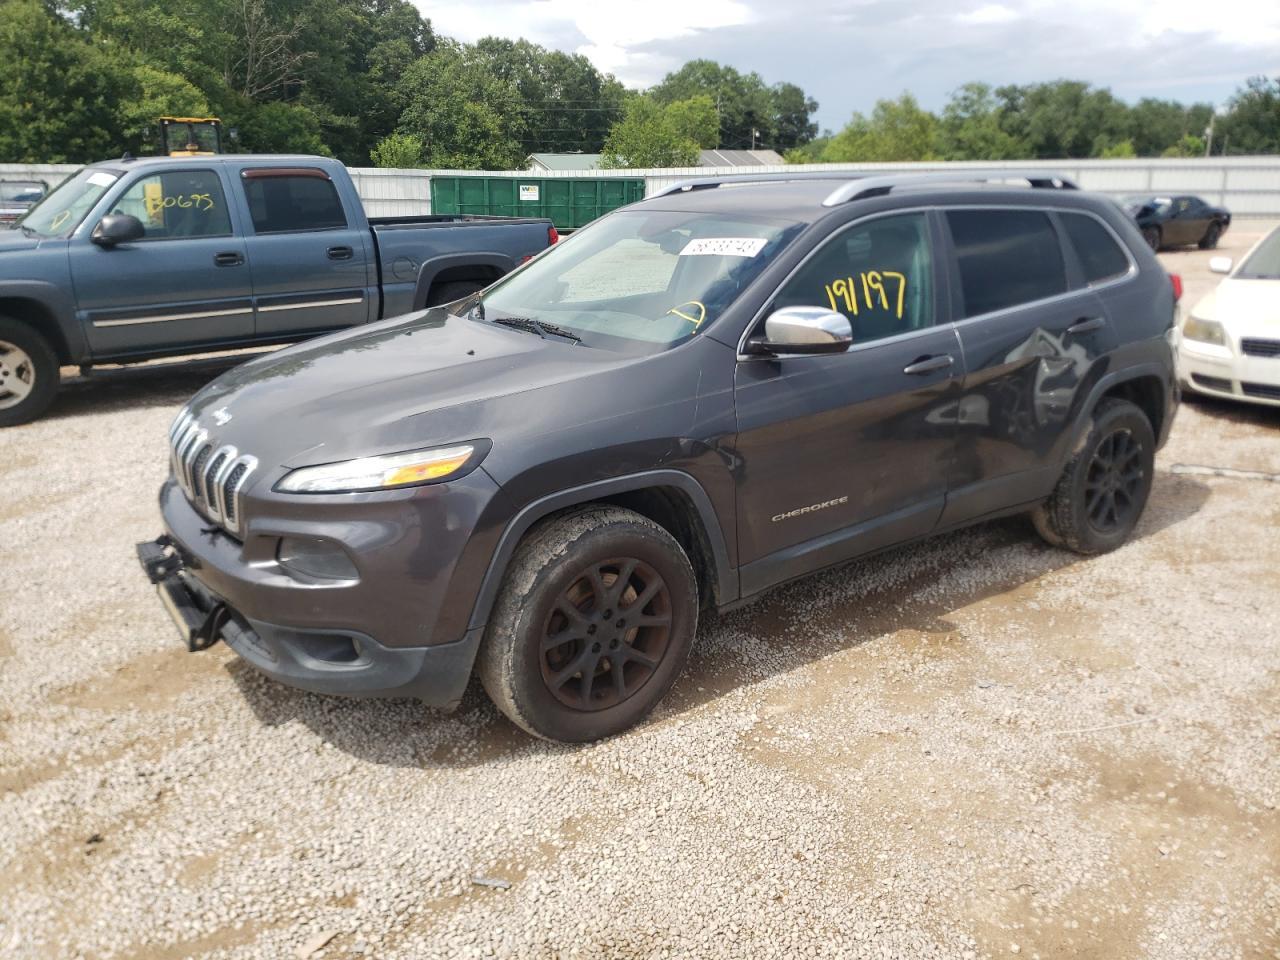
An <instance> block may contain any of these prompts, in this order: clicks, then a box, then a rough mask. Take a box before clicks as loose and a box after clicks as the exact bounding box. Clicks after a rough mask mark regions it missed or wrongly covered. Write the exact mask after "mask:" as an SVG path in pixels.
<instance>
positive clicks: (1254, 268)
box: [1234, 230, 1280, 280]
mask: <svg viewBox="0 0 1280 960" xmlns="http://www.w3.org/2000/svg"><path fill="white" fill-rule="evenodd" d="M1234 276H1235V279H1236V280H1280V230H1272V231H1271V233H1270V234H1268V236H1267V238H1266V239H1265V240H1263V241H1262V242H1261V243H1260V244H1258V245H1257V246H1256V247H1255V248H1254V250H1253V252H1252V253H1251V254H1249V255H1248V256H1247V257H1245V259H1244V263H1242V264H1240V269H1239V270H1237V271H1236V272H1235V275H1234Z"/></svg>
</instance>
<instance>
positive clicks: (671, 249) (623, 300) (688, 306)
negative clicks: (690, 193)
mask: <svg viewBox="0 0 1280 960" xmlns="http://www.w3.org/2000/svg"><path fill="white" fill-rule="evenodd" d="M800 230H801V224H798V223H793V222H791V221H788V220H775V219H772V218H767V217H751V216H746V215H737V214H732V215H730V214H713V213H697V212H677V211H666V210H624V211H621V212H618V213H614V214H610V215H609V216H608V217H605V218H603V219H601V220H599V221H598V222H596V223H594V224H592V225H591V226H590V227H587V228H585V229H584V230H581V231H578V232H577V233H575V234H573V235H572V236H571V237H569V238H568V239H567V240H565V241H564V242H562V243H560V244H558V245H557V246H555V247H553V248H552V249H551V250H549V251H548V252H547V253H545V254H543V255H542V256H540V257H538V258H537V259H536V260H534V261H533V262H531V263H530V264H529V265H528V266H526V267H524V268H523V269H521V270H517V271H516V272H514V273H512V274H511V275H510V276H508V277H507V278H505V279H503V280H501V281H499V282H498V284H497V285H496V286H494V287H491V288H490V289H489V290H488V292H486V293H485V294H484V295H483V297H481V298H480V299H479V303H478V308H477V303H476V301H475V300H474V299H472V300H466V301H463V307H464V308H465V309H467V310H471V311H472V312H473V313H474V315H476V316H477V317H479V318H482V319H483V320H485V321H488V322H502V321H504V320H505V321H508V322H515V321H517V320H521V321H526V322H527V321H534V322H536V324H539V325H541V326H542V328H543V329H544V330H547V329H550V328H552V327H554V328H558V329H560V330H565V331H568V332H569V333H571V334H573V336H574V337H576V338H578V339H580V340H581V341H582V342H583V343H584V344H585V345H586V346H589V347H590V346H594V347H603V348H606V349H613V350H619V351H622V352H642V353H643V352H652V351H655V350H661V349H665V348H667V347H670V346H674V345H675V344H677V343H681V342H683V341H685V340H688V339H689V338H690V337H693V336H695V335H696V334H698V333H700V332H701V331H702V330H704V329H706V327H707V326H709V325H710V324H711V323H713V322H714V321H715V320H716V319H718V318H719V317H720V316H722V315H723V314H724V311H725V310H726V309H727V308H728V307H729V305H730V304H731V303H732V302H733V301H734V300H735V299H736V298H737V297H738V295H739V294H740V293H741V292H742V291H743V290H745V289H746V287H747V285H748V284H750V283H751V281H752V280H754V279H755V278H756V277H757V276H759V274H760V271H762V270H763V269H764V268H765V267H766V266H767V265H768V264H769V263H770V262H772V261H773V259H774V257H776V256H777V255H778V253H779V252H780V251H781V250H782V249H783V248H784V247H785V246H786V245H787V244H788V243H789V242H790V241H791V239H792V238H793V237H795V235H796V234H798V233H799V232H800ZM534 329H535V330H536V328H534Z"/></svg>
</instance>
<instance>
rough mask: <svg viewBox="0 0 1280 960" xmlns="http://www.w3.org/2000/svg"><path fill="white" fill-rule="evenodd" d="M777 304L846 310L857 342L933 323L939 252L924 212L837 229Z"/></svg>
mask: <svg viewBox="0 0 1280 960" xmlns="http://www.w3.org/2000/svg"><path fill="white" fill-rule="evenodd" d="M773 305H774V307H775V308H776V307H799V306H806V307H829V308H830V309H832V310H835V311H838V312H839V313H843V314H844V315H845V316H846V317H848V318H849V324H850V326H852V328H853V340H854V342H855V343H866V342H868V341H871V340H880V339H883V338H884V337H892V336H897V335H898V334H900V333H908V332H910V331H912V330H923V329H924V328H925V327H931V326H933V258H932V256H931V255H930V251H929V224H928V222H927V221H926V220H925V216H924V214H922V213H909V214H903V215H901V216H896V217H882V218H878V219H875V220H871V221H868V222H865V223H859V224H854V225H853V226H851V227H849V228H847V229H845V230H844V231H843V232H841V233H838V234H836V235H835V236H834V237H832V238H831V239H829V240H828V241H827V242H826V243H824V244H823V245H822V246H821V247H820V248H819V249H818V250H817V251H816V252H815V253H814V254H813V256H811V257H810V258H809V259H808V260H807V261H806V262H805V263H804V264H803V265H802V266H801V267H800V269H799V270H797V271H796V272H795V274H794V275H793V276H792V277H791V279H790V280H788V281H787V283H786V285H785V286H784V287H783V288H782V290H781V291H779V293H778V296H777V298H776V299H775V300H774V304H773Z"/></svg>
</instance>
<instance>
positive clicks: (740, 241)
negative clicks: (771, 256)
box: [680, 237, 769, 257]
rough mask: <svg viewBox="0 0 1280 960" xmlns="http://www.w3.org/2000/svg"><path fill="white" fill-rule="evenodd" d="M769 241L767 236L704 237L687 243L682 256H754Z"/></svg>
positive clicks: (681, 253) (682, 250)
mask: <svg viewBox="0 0 1280 960" xmlns="http://www.w3.org/2000/svg"><path fill="white" fill-rule="evenodd" d="M768 242H769V241H768V239H767V238H765V237H702V238H700V239H698V240H690V241H689V242H688V243H686V244H685V245H684V247H683V249H681V251H680V256H682V257H754V256H757V255H758V254H759V253H760V251H761V250H763V249H764V245H765V244H766V243H768Z"/></svg>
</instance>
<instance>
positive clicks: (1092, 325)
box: [1067, 317, 1107, 333]
mask: <svg viewBox="0 0 1280 960" xmlns="http://www.w3.org/2000/svg"><path fill="white" fill-rule="evenodd" d="M1106 325H1107V318H1106V317H1081V318H1080V319H1079V320H1077V321H1076V322H1075V323H1073V324H1072V325H1071V326H1069V327H1067V333H1092V332H1093V331H1094V330H1101V329H1102V328H1103V327H1105V326H1106Z"/></svg>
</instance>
